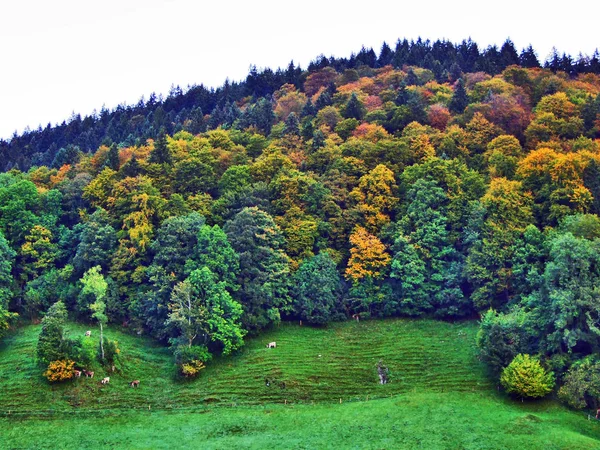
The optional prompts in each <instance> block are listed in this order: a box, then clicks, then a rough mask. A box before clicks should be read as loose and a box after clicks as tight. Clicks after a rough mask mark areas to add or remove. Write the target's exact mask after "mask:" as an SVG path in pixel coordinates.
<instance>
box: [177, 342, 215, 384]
mask: <svg viewBox="0 0 600 450" xmlns="http://www.w3.org/2000/svg"><path fill="white" fill-rule="evenodd" d="M173 354H174V355H175V362H176V363H177V365H178V366H179V372H180V373H181V375H183V376H184V377H195V376H197V375H198V373H200V371H201V370H202V369H204V368H205V367H206V365H205V364H204V363H205V362H207V361H210V359H211V358H212V355H211V354H210V353H209V352H208V348H206V346H204V345H192V346H191V347H188V346H187V345H177V346H174V347H173Z"/></svg>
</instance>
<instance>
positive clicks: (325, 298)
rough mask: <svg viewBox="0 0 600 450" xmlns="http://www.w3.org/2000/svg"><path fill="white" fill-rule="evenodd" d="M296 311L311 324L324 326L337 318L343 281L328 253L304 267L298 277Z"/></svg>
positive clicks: (310, 260) (317, 256)
mask: <svg viewBox="0 0 600 450" xmlns="http://www.w3.org/2000/svg"><path fill="white" fill-rule="evenodd" d="M294 285H295V286H296V289H295V290H294V310H295V312H296V314H297V315H298V316H299V317H300V318H301V319H303V320H305V321H306V322H308V323H314V324H318V325H324V324H326V323H328V322H330V321H331V320H332V318H334V317H336V314H335V313H336V307H337V303H338V301H339V298H340V295H341V279H340V275H339V273H338V271H337V269H336V266H335V263H334V262H333V261H332V259H331V257H330V256H329V254H328V253H326V252H323V253H319V254H318V255H316V256H313V257H312V258H310V259H308V260H306V261H305V262H303V263H302V265H301V266H300V268H299V269H298V271H297V272H296V273H295V274H294Z"/></svg>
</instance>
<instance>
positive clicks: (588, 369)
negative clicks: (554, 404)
mask: <svg viewBox="0 0 600 450" xmlns="http://www.w3.org/2000/svg"><path fill="white" fill-rule="evenodd" d="M558 397H559V398H560V399H561V400H562V401H564V402H565V403H567V404H568V405H569V406H571V407H573V408H577V409H582V408H593V409H597V408H598V407H599V406H600V364H599V363H597V362H596V363H594V362H592V361H590V360H589V359H588V360H584V361H582V362H581V363H580V364H577V365H576V366H573V367H571V369H570V370H569V372H568V373H567V374H566V376H565V378H564V384H563V385H562V386H561V387H560V389H559V390H558Z"/></svg>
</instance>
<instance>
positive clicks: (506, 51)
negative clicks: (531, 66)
mask: <svg viewBox="0 0 600 450" xmlns="http://www.w3.org/2000/svg"><path fill="white" fill-rule="evenodd" d="M518 64H519V55H518V53H517V50H516V49H515V44H513V42H512V41H511V40H510V39H507V40H506V41H505V42H504V44H502V47H501V48H500V67H501V69H505V68H507V67H508V66H512V65H518Z"/></svg>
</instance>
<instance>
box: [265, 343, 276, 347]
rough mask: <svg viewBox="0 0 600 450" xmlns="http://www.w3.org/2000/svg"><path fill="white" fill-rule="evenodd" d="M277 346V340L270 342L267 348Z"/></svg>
mask: <svg viewBox="0 0 600 450" xmlns="http://www.w3.org/2000/svg"><path fill="white" fill-rule="evenodd" d="M276 347H277V342H269V343H268V344H267V348H276Z"/></svg>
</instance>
